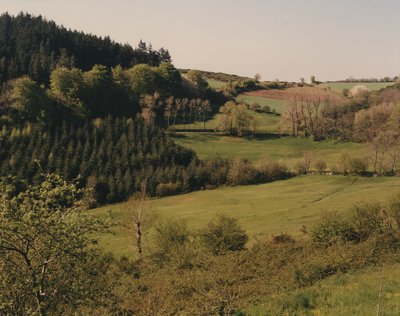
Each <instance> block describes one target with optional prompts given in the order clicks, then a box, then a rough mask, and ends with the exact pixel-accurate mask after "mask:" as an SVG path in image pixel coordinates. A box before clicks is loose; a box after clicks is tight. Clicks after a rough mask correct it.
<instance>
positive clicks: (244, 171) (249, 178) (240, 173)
mask: <svg viewBox="0 0 400 316" xmlns="http://www.w3.org/2000/svg"><path fill="white" fill-rule="evenodd" d="M255 174H256V172H255V168H254V166H253V164H252V163H251V162H250V161H248V160H246V159H241V158H235V159H233V160H232V161H231V163H230V166H229V171H228V175H227V177H228V179H227V180H228V183H229V184H231V185H238V184H242V185H243V184H250V183H254V182H256V181H255Z"/></svg>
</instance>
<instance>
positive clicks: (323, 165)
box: [314, 159, 327, 173]
mask: <svg viewBox="0 0 400 316" xmlns="http://www.w3.org/2000/svg"><path fill="white" fill-rule="evenodd" d="M314 167H315V169H316V170H317V172H318V173H323V172H324V171H325V170H326V168H327V165H326V162H325V161H323V160H321V159H319V160H317V161H316V162H315V164H314Z"/></svg>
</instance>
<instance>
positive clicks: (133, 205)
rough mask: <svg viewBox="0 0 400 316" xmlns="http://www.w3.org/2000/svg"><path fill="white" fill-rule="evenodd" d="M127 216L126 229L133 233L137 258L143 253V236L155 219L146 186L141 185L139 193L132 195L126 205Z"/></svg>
mask: <svg viewBox="0 0 400 316" xmlns="http://www.w3.org/2000/svg"><path fill="white" fill-rule="evenodd" d="M125 208H126V211H127V213H128V216H129V223H128V229H130V230H132V231H133V232H134V238H135V240H136V246H137V251H138V254H139V256H142V253H143V234H144V233H145V232H146V231H147V230H148V229H149V228H150V227H151V224H152V223H153V221H154V219H155V217H154V214H153V212H152V210H151V206H150V197H149V196H148V194H147V193H146V184H145V183H144V184H142V187H141V190H140V192H138V193H136V194H134V195H133V196H132V197H131V198H130V199H129V200H128V202H127V203H126V206H125Z"/></svg>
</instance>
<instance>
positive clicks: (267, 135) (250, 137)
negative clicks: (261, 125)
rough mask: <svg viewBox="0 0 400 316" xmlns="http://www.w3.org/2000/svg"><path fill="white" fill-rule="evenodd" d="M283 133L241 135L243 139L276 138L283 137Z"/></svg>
mask: <svg viewBox="0 0 400 316" xmlns="http://www.w3.org/2000/svg"><path fill="white" fill-rule="evenodd" d="M284 136H285V135H282V134H277V133H254V134H249V135H246V136H245V137H243V138H244V139H247V140H268V139H277V138H281V137H284Z"/></svg>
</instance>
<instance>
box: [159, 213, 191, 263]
mask: <svg viewBox="0 0 400 316" xmlns="http://www.w3.org/2000/svg"><path fill="white" fill-rule="evenodd" d="M189 235H190V233H189V230H188V228H187V224H186V222H185V221H184V220H178V219H168V220H166V221H164V222H161V223H159V224H158V225H157V226H156V227H155V234H154V244H155V252H154V254H153V257H154V259H155V261H156V262H158V263H164V262H166V261H170V260H171V259H172V257H173V254H174V253H175V252H176V250H177V249H178V248H180V247H183V246H184V245H185V244H186V243H188V242H189Z"/></svg>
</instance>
